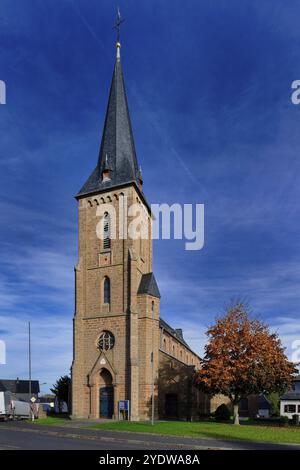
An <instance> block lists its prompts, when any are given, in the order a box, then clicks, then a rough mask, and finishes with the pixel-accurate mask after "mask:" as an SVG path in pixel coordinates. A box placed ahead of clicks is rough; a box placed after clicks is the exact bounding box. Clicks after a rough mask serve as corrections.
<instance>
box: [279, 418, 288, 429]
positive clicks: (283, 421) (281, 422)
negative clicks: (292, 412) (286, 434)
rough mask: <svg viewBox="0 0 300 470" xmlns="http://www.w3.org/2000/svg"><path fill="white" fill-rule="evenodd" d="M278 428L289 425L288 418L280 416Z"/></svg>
mask: <svg viewBox="0 0 300 470" xmlns="http://www.w3.org/2000/svg"><path fill="white" fill-rule="evenodd" d="M279 423H280V426H284V427H286V426H288V425H289V418H288V417H287V416H280V419H279Z"/></svg>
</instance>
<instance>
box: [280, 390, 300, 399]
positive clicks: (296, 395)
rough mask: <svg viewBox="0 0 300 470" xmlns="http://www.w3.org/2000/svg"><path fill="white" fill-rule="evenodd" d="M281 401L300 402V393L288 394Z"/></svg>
mask: <svg viewBox="0 0 300 470" xmlns="http://www.w3.org/2000/svg"><path fill="white" fill-rule="evenodd" d="M280 400H300V393H299V392H293V391H291V392H287V393H285V394H284V395H282V397H281V398H280Z"/></svg>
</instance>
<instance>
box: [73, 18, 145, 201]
mask: <svg viewBox="0 0 300 470" xmlns="http://www.w3.org/2000/svg"><path fill="white" fill-rule="evenodd" d="M120 21H121V22H122V21H123V20H121V19H120V18H118V22H117V28H119V26H120ZM118 39H119V30H118ZM120 47H121V44H120V43H119V41H117V57H116V62H115V67H114V72H113V77H112V82H111V88H110V94H109V100H108V105H107V110H106V117H105V123H104V129H103V134H102V141H101V146H100V152H99V159H98V164H97V166H96V168H95V170H94V171H93V173H92V174H91V176H90V177H89V178H88V180H87V181H86V183H85V184H84V186H83V187H82V188H81V190H80V192H79V194H78V196H80V195H83V194H88V193H91V192H96V191H101V190H103V189H107V188H109V187H114V186H119V185H122V184H126V183H130V182H134V183H136V185H137V186H138V187H140V188H141V184H140V177H139V170H138V163H137V157H136V153H135V145H134V139H133V133H132V128H131V121H130V115H129V110H128V103H127V97H126V91H125V84H124V78H123V71H122V65H121V60H120ZM108 167H109V168H108Z"/></svg>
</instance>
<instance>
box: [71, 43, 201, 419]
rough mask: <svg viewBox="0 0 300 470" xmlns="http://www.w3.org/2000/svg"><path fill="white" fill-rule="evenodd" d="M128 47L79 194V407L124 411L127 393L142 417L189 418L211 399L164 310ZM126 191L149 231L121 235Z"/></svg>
mask: <svg viewBox="0 0 300 470" xmlns="http://www.w3.org/2000/svg"><path fill="white" fill-rule="evenodd" d="M120 47H121V45H120V43H119V42H117V51H116V62H115V66H114V71H113V77H112V83H111V88H110V94H109V100H108V106H107V111H106V117H105V123H104V129H103V135H102V141H101V146H100V152H99V158H98V162H97V165H96V168H95V169H94V171H93V172H92V174H91V175H90V177H89V178H88V180H87V181H86V182H85V184H84V185H83V187H82V188H81V190H80V191H79V193H78V194H77V196H76V199H77V202H78V229H79V253H78V263H77V265H76V267H75V279H76V281H75V290H76V294H75V295H76V302H75V316H74V351H73V363H72V416H73V417H74V418H93V419H97V418H112V419H119V402H120V401H123V400H128V401H129V419H131V420H133V421H139V420H147V419H150V418H151V416H154V417H155V418H156V419H157V418H160V419H163V418H178V419H179V418H184V419H190V418H192V417H193V416H195V415H197V414H198V413H199V409H200V408H201V407H203V403H204V401H203V395H201V393H199V392H198V391H197V389H196V388H195V387H194V386H193V384H192V376H193V373H194V370H195V368H197V367H198V366H199V357H198V355H197V354H196V353H195V352H193V351H192V350H191V348H190V347H189V345H188V344H187V343H186V341H185V340H184V337H183V334H182V330H180V329H173V328H172V327H171V326H170V325H168V324H167V323H166V322H165V321H164V320H163V319H162V318H161V316H160V292H159V288H158V285H157V281H156V279H155V275H154V273H153V270H152V236H151V229H152V228H151V220H152V219H151V209H150V206H149V204H148V201H147V199H146V196H145V194H144V192H143V181H142V175H141V171H140V169H139V166H138V160H137V156H136V151H135V145H134V138H133V132H132V127H131V121H130V115H129V109H128V103H127V97H126V92H125V85H124V78H123V71H122V65H121V59H120ZM125 200H126V207H127V206H128V207H130V206H132V205H134V204H135V205H136V204H138V205H139V207H140V209H141V214H142V221H141V225H144V227H143V233H144V234H146V235H145V236H143V237H142V236H140V237H139V238H137V239H134V238H130V237H126V236H123V235H122V236H120V233H122V234H124V233H127V225H128V224H129V223H130V217H128V218H126V217H124V214H122V213H121V212H122V211H123V210H124V207H125V204H124V202H125ZM112 208H113V210H114V212H115V214H116V218H115V220H116V223H115V225H116V226H115V227H114V229H115V230H113V227H112V219H111V217H112V216H111V214H112ZM99 214H102V217H100V216H99ZM121 216H122V217H121ZM100 218H101V219H102V225H101V224H100V229H99V220H100ZM124 224H125V225H126V226H124ZM121 225H122V226H121ZM99 230H100V231H101V230H102V231H103V234H102V235H103V236H100V237H99ZM113 232H115V233H116V236H112V233H113ZM171 275H172V273H170V276H171ZM152 413H153V415H152ZM122 416H123V415H122Z"/></svg>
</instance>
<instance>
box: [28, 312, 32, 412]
mask: <svg viewBox="0 0 300 470" xmlns="http://www.w3.org/2000/svg"><path fill="white" fill-rule="evenodd" d="M28 372H29V381H28V382H29V397H28V398H29V400H28V401H29V418H30V419H32V417H33V416H32V412H31V328H30V321H29V322H28Z"/></svg>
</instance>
